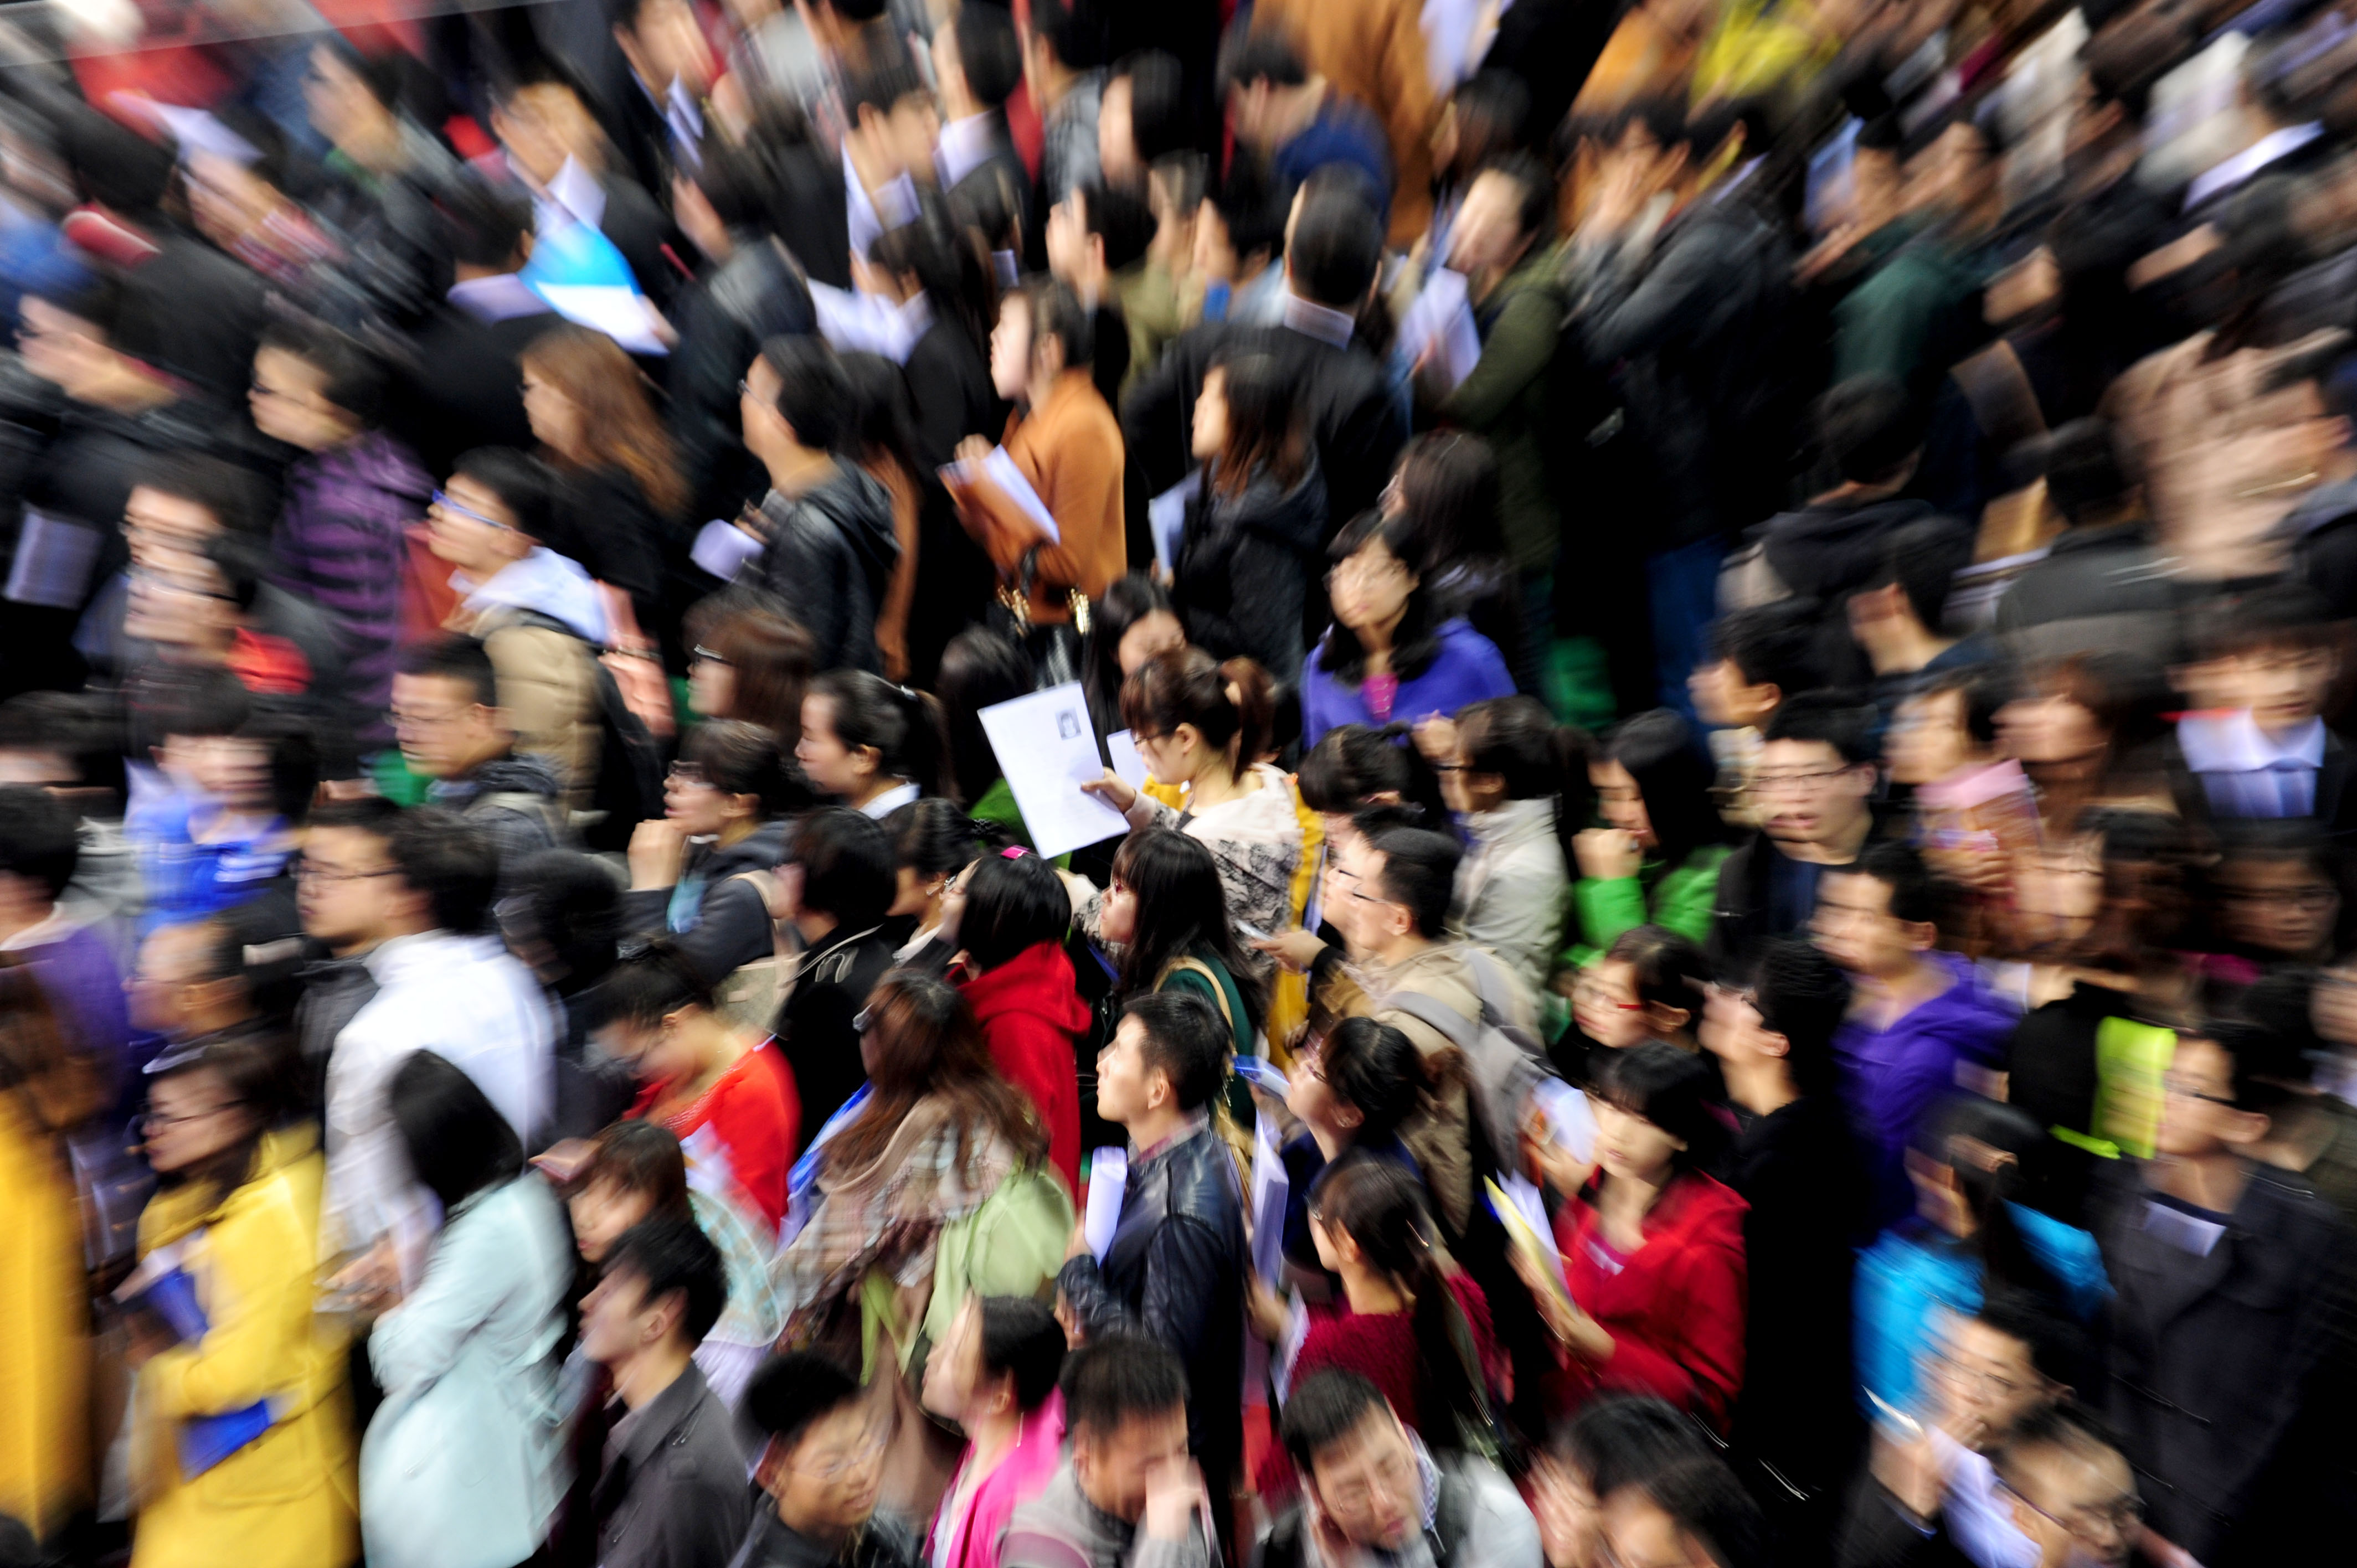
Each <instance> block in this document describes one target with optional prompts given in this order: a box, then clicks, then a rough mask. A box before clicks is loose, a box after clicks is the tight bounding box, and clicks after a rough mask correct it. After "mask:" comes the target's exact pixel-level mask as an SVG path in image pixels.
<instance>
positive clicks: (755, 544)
mask: <svg viewBox="0 0 2357 1568" xmlns="http://www.w3.org/2000/svg"><path fill="white" fill-rule="evenodd" d="M760 553H761V542H760V541H759V540H758V539H756V538H754V537H753V536H752V535H751V534H749V533H748V532H745V531H744V530H743V529H741V528H739V527H737V525H736V524H735V523H733V522H723V521H720V520H719V519H718V518H714V519H713V520H712V521H710V522H707V523H705V525H704V527H703V529H702V530H701V531H699V532H697V534H696V536H695V548H694V549H693V550H691V551H689V552H688V553H687V555H688V559H689V560H691V561H693V562H694V563H695V564H697V565H699V566H701V567H703V568H704V569H705V571H707V572H709V573H711V574H712V575H714V576H716V577H717V578H719V579H720V580H721V581H722V582H724V583H729V582H734V581H735V580H736V578H737V568H738V567H740V566H742V565H744V564H745V563H746V562H748V561H750V560H752V559H753V558H754V557H755V556H757V555H759V554H760Z"/></svg>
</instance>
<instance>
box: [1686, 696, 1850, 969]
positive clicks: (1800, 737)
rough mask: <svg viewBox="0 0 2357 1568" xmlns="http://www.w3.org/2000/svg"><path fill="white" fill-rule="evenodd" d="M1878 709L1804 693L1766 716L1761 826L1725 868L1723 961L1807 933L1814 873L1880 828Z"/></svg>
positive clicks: (1717, 940)
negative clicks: (1877, 823) (1877, 821)
mask: <svg viewBox="0 0 2357 1568" xmlns="http://www.w3.org/2000/svg"><path fill="white" fill-rule="evenodd" d="M1873 725H1874V710H1873V709H1871V708H1858V707H1853V706H1851V705H1849V704H1848V703H1846V701H1844V700H1843V698H1841V697H1840V696H1839V695H1837V694H1835V693H1831V692H1803V693H1801V694H1799V695H1798V696H1794V697H1790V698H1787V699H1786V700H1785V701H1784V702H1783V703H1781V704H1779V705H1778V707H1777V709H1776V712H1775V713H1774V714H1773V715H1771V716H1770V719H1769V721H1768V727H1767V729H1766V730H1765V731H1764V732H1763V735H1762V738H1761V740H1760V757H1759V760H1758V762H1757V763H1756V764H1755V765H1754V767H1753V769H1752V775H1751V786H1750V791H1749V793H1750V804H1751V807H1752V811H1751V815H1752V817H1753V819H1754V820H1755V821H1757V822H1759V823H1760V831H1759V832H1755V833H1753V834H1752V835H1751V837H1750V839H1749V841H1748V842H1746V843H1743V844H1742V845H1740V846H1739V847H1738V848H1737V850H1736V851H1735V853H1734V854H1730V855H1728V856H1727V864H1726V865H1722V866H1721V867H1720V868H1719V873H1718V902H1717V908H1716V910H1715V911H1714V912H1713V914H1712V917H1711V929H1710V954H1711V958H1712V960H1713V961H1716V962H1717V963H1719V964H1722V965H1724V964H1726V963H1728V962H1730V961H1736V960H1738V959H1740V958H1742V957H1743V955H1744V954H1746V953H1747V952H1749V950H1751V948H1752V946H1753V944H1755V943H1757V942H1759V941H1760V940H1762V939H1764V938H1768V937H1789V936H1795V935H1799V934H1801V933H1802V932H1803V929H1804V928H1805V927H1806V926H1807V925H1808V923H1809V918H1810V916H1811V915H1812V914H1813V913H1814V912H1815V909H1816V905H1817V880H1818V878H1819V877H1820V876H1822V875H1824V872H1825V871H1826V870H1827V869H1828V868H1829V867H1833V866H1840V865H1848V864H1849V863H1850V862H1852V861H1854V860H1856V859H1857V853H1858V851H1859V850H1860V849H1862V848H1863V847H1865V844H1866V840H1867V834H1868V833H1869V832H1872V831H1873V828H1874V811H1873V807H1872V805H1871V801H1872V799H1873V795H1874V782H1875V751H1874V734H1873Z"/></svg>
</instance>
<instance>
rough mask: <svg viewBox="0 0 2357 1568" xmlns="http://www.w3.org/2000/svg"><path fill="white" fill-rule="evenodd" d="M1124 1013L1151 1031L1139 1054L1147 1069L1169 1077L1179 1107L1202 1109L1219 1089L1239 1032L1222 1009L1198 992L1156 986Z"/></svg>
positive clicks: (1181, 1108) (1127, 1007)
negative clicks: (1231, 1030) (1232, 1030)
mask: <svg viewBox="0 0 2357 1568" xmlns="http://www.w3.org/2000/svg"><path fill="white" fill-rule="evenodd" d="M1122 1016H1123V1017H1125V1018H1135V1019H1136V1020H1137V1021H1138V1024H1139V1026H1141V1028H1142V1030H1143V1032H1144V1034H1145V1036H1146V1037H1145V1041H1144V1043H1143V1044H1142V1046H1141V1047H1140V1050H1139V1054H1140V1056H1141V1057H1142V1058H1144V1060H1145V1063H1146V1070H1147V1071H1149V1072H1153V1071H1159V1072H1160V1073H1161V1074H1162V1075H1163V1076H1164V1077H1166V1078H1168V1079H1169V1080H1170V1089H1171V1092H1172V1093H1173V1094H1174V1095H1175V1096H1176V1097H1177V1098H1178V1101H1179V1110H1181V1111H1200V1110H1201V1109H1202V1108H1203V1106H1204V1105H1206V1104H1208V1103H1209V1102H1210V1101H1211V1097H1212V1096H1213V1095H1215V1094H1217V1093H1219V1092H1220V1084H1221V1081H1222V1079H1225V1078H1226V1077H1227V1075H1228V1049H1229V1047H1230V1046H1231V1045H1232V1042H1233V1039H1234V1036H1232V1035H1231V1034H1230V1033H1229V1031H1228V1026H1227V1023H1226V1021H1225V1020H1224V1019H1222V1017H1221V1016H1220V1014H1219V1010H1218V1009H1217V1008H1215V1007H1213V1006H1212V1005H1211V1003H1209V1002H1207V1001H1205V1000H1204V999H1203V997H1202V996H1201V995H1200V993H1196V992H1193V991H1157V992H1152V993H1148V994H1146V995H1144V996H1139V997H1134V998H1132V999H1131V1001H1130V1003H1129V1004H1128V1006H1126V1007H1125V1008H1124V1009H1122Z"/></svg>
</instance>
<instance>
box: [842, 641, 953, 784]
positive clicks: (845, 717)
mask: <svg viewBox="0 0 2357 1568" xmlns="http://www.w3.org/2000/svg"><path fill="white" fill-rule="evenodd" d="M810 695H812V696H813V697H823V698H825V699H826V701H827V703H828V704H829V706H830V708H831V710H832V712H831V714H830V717H831V718H832V720H833V725H832V727H833V728H834V736H835V738H836V739H837V740H839V741H841V742H842V743H843V745H844V747H845V749H846V750H849V751H857V750H859V749H860V748H861V747H863V746H873V747H875V748H876V770H877V772H878V773H879V774H881V775H882V776H883V777H885V778H887V779H907V780H908V781H909V783H911V784H914V785H915V786H916V787H917V788H918V789H919V790H920V791H921V792H922V793H924V794H927V795H945V794H948V793H949V792H950V791H948V790H947V789H943V788H942V785H943V783H944V782H945V780H944V779H943V778H942V760H943V757H942V753H943V752H944V751H945V750H946V749H947V745H948V743H947V741H946V739H945V738H944V736H943V735H942V705H941V703H939V702H937V701H935V700H934V698H933V696H932V694H931V693H927V692H912V691H910V690H909V688H908V687H906V686H895V685H894V684H892V682H889V681H887V680H886V679H884V677H883V676H881V675H877V674H875V673H872V672H871V671H866V670H830V671H827V672H826V673H824V674H823V675H821V676H820V677H819V678H818V679H817V680H815V681H813V682H811V685H810Z"/></svg>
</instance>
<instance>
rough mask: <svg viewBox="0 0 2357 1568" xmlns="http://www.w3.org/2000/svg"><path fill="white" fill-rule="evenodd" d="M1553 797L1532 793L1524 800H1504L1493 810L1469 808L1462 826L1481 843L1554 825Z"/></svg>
mask: <svg viewBox="0 0 2357 1568" xmlns="http://www.w3.org/2000/svg"><path fill="white" fill-rule="evenodd" d="M1465 827H1466V830H1467V831H1468V832H1470V833H1471V834H1472V835H1473V836H1474V838H1476V839H1477V840H1479V841H1480V842H1481V843H1503V842H1504V841H1505V840H1507V839H1510V838H1516V837H1522V836H1526V835H1529V834H1534V833H1536V832H1541V831H1542V830H1544V831H1546V832H1550V833H1552V832H1553V831H1554V828H1555V798H1554V797H1553V796H1551V795H1539V796H1534V797H1533V798H1531V799H1530V800H1508V801H1506V802H1505V803H1504V804H1502V805H1501V806H1500V807H1499V808H1498V809H1497V810H1496V811H1473V812H1469V813H1468V814H1467V816H1466V818H1465Z"/></svg>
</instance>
